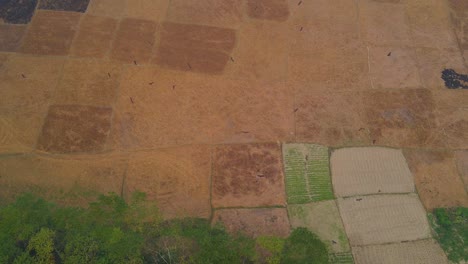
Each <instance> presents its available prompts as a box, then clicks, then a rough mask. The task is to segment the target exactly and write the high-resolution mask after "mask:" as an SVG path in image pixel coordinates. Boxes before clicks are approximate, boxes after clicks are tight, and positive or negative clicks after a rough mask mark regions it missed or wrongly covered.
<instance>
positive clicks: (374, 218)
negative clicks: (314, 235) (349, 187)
mask: <svg viewBox="0 0 468 264" xmlns="http://www.w3.org/2000/svg"><path fill="white" fill-rule="evenodd" d="M338 206H339V208H340V213H341V217H342V218H343V223H344V226H345V229H346V232H347V234H348V237H349V242H350V243H351V246H363V245H371V244H383V243H391V242H400V241H404V240H417V239H425V238H430V237H431V232H430V228H429V223H428V220H427V218H426V211H425V210H424V208H423V206H422V204H421V202H420V201H419V198H418V196H417V195H415V194H404V195H403V194H397V195H370V196H356V197H352V198H345V199H338Z"/></svg>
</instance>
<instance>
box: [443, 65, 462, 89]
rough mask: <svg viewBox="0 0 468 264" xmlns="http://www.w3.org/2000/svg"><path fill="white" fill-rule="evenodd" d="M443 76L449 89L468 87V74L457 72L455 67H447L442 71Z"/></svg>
mask: <svg viewBox="0 0 468 264" xmlns="http://www.w3.org/2000/svg"><path fill="white" fill-rule="evenodd" d="M441 78H442V79H443V80H444V82H445V86H446V87H447V88H449V89H460V88H461V89H468V75H466V74H460V73H457V72H456V71H455V70H453V69H445V70H443V71H442V76H441Z"/></svg>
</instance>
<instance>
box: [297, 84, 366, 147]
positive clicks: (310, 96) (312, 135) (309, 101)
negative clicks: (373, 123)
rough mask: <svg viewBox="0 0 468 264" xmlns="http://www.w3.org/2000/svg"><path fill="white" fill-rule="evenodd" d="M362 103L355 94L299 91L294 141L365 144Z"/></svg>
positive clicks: (333, 144)
mask: <svg viewBox="0 0 468 264" xmlns="http://www.w3.org/2000/svg"><path fill="white" fill-rule="evenodd" d="M363 105H364V102H363V100H362V97H361V95H360V94H356V93H351V92H349V93H330V92H317V93H301V94H300V96H298V97H297V111H296V113H295V114H296V133H297V140H298V141H306V142H315V143H320V144H323V145H332V146H336V145H338V146H340V145H349V144H351V145H356V144H361V145H363V144H365V145H369V144H370V143H371V140H370V138H369V129H368V126H367V124H366V123H365V120H364V115H363V112H364V110H363Z"/></svg>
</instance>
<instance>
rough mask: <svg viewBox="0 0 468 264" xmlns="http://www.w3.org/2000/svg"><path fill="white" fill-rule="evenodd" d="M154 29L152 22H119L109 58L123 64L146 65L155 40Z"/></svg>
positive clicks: (140, 20)
mask: <svg viewBox="0 0 468 264" xmlns="http://www.w3.org/2000/svg"><path fill="white" fill-rule="evenodd" d="M156 28H157V24H156V23H155V22H153V21H148V20H143V19H135V18H126V19H123V20H121V21H120V24H119V26H118V30H117V33H116V36H115V39H114V41H113V43H112V50H111V58H112V59H114V60H117V61H120V62H123V63H133V64H144V63H148V62H149V59H150V57H151V53H152V50H153V46H154V44H155V40H156V36H155V34H156Z"/></svg>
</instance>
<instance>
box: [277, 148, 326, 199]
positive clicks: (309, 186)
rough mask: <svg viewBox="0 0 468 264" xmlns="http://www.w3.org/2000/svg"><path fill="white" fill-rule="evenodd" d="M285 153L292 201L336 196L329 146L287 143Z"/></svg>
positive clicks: (289, 197) (289, 193) (287, 186)
mask: <svg viewBox="0 0 468 264" xmlns="http://www.w3.org/2000/svg"><path fill="white" fill-rule="evenodd" d="M283 156H284V163H285V165H284V166H285V174H286V193H287V196H288V203H289V204H304V203H309V202H314V201H323V200H330V199H333V198H334V196H333V190H332V184H331V179H330V166H329V163H330V161H329V157H328V148H326V147H323V146H319V145H312V144H285V145H283Z"/></svg>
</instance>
